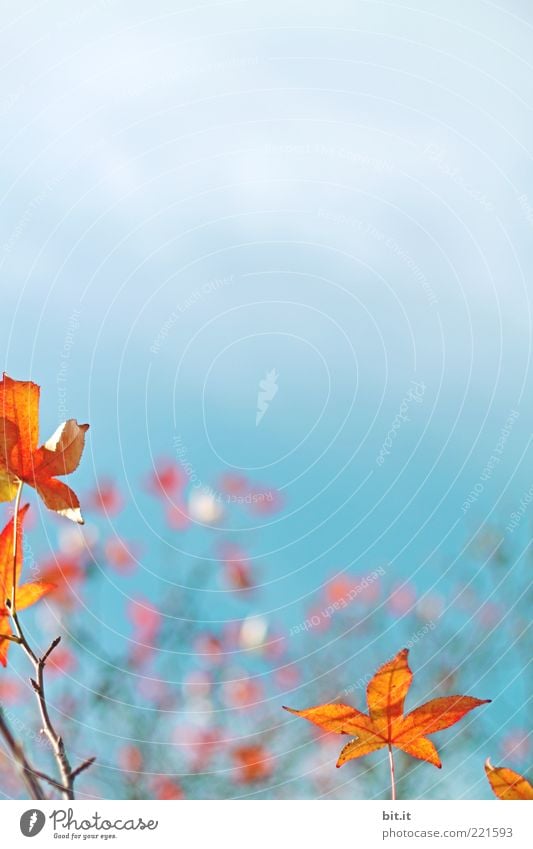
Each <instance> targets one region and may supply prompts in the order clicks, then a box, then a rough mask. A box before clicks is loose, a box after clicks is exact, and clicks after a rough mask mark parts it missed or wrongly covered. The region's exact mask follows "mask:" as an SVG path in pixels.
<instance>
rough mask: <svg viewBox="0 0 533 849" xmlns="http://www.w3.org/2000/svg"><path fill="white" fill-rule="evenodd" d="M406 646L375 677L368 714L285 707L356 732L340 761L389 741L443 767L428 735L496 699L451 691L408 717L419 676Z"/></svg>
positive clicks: (330, 707)
mask: <svg viewBox="0 0 533 849" xmlns="http://www.w3.org/2000/svg"><path fill="white" fill-rule="evenodd" d="M408 654H409V650H408V649H402V650H401V651H400V652H399V653H398V654H397V655H396V657H395V658H393V660H390V661H388V663H385V664H384V665H383V666H382V667H380V669H378V671H377V672H376V674H375V675H374V677H373V678H372V679H371V680H370V682H369V684H368V686H367V690H366V694H367V701H368V715H367V714H365V713H361V712H360V711H358V710H356V708H353V707H351V706H350V705H343V704H326V705H319V706H318V707H312V708H308V709H307V710H292V708H285V710H288V711H289V712H290V713H294V714H295V715H296V716H302V717H303V718H304V719H308V720H309V721H310V722H313V723H314V724H315V725H318V726H319V727H320V728H323V729H324V730H325V731H333V732H334V733H336V734H351V735H352V736H353V737H354V738H355V739H354V740H350V742H349V743H347V744H346V746H345V747H344V748H343V749H342V751H341V753H340V755H339V759H338V761H337V766H338V767H339V766H342V765H343V764H344V763H346V761H349V760H352V759H353V758H361V757H363V756H364V755H368V754H370V752H377V751H378V749H383V748H384V747H385V746H388V748H389V750H390V749H391V747H392V746H396V747H397V748H398V749H401V750H402V751H403V752H406V753H407V754H408V755H411V756H412V757H413V758H419V759H420V760H422V761H427V762H428V763H431V764H434V766H436V767H439V769H440V767H441V766H442V764H441V761H440V758H439V756H438V753H437V750H436V748H435V746H434V745H433V743H432V742H431V740H428V739H427V736H426V735H427V734H435V733H436V732H437V731H442V730H443V729H445V728H449V727H450V725H454V724H455V723H456V722H459V720H460V719H462V718H463V716H465V714H467V713H468V712H469V711H471V710H473V709H474V708H476V707H478V706H479V705H483V704H487V702H489V701H490V699H474V698H472V697H471V696H445V697H444V698H440V699H431V701H429V702H426V704H424V705H422V706H421V707H419V708H416V709H415V710H413V711H411V713H408V714H407V716H404V701H405V697H406V695H407V692H408V690H409V687H410V686H411V682H412V680H413V673H412V672H411V670H410V669H409V664H408V662H407V657H408Z"/></svg>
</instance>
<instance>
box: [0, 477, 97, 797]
mask: <svg viewBox="0 0 533 849" xmlns="http://www.w3.org/2000/svg"><path fill="white" fill-rule="evenodd" d="M22 487H23V484H22V482H21V483H20V485H19V488H18V490H17V497H16V499H15V508H14V515H13V589H12V592H11V602H10V603H8V604H7V607H8V609H9V613H10V616H11V619H12V620H13V625H14V629H15V631H16V638H15V642H18V643H19V644H20V646H21V648H22V649H23V651H24V653H25V654H26V656H27V658H28V659H29V660H30V662H31V664H32V665H33V668H34V670H35V678H30V681H31V685H32V687H33V690H34V692H35V695H36V696H37V702H38V704H39V711H40V714H41V719H42V722H43V730H44V733H45V734H46V736H47V738H48V740H49V742H50V745H51V746H52V751H53V753H54V756H55V760H56V763H57V767H58V770H59V774H60V776H61V782H56V781H54V780H53V779H52V782H51V783H53V785H54V786H55V787H56V788H57V789H58V790H60V792H61V794H62V795H63V798H64V799H68V800H72V799H74V798H75V797H74V779H75V778H76V776H77V775H79V774H80V772H83V770H84V769H87V768H88V767H89V766H90V765H91V764H92V763H94V758H91V759H90V760H89V761H84V763H83V764H81V766H80V767H77V768H76V769H75V770H72V767H71V765H70V762H69V759H68V757H67V753H66V751H65V745H64V743H63V738H62V737H61V735H60V734H59V733H58V732H57V731H56V729H55V727H54V725H53V723H52V720H51V718H50V713H49V710H48V703H47V701H46V692H45V686H44V669H45V666H46V662H47V660H48V658H49V657H50V655H51V654H52V652H53V651H54V649H55V648H57V646H58V645H59V642H60V640H61V637H56V638H55V640H53V641H52V643H51V644H50V646H49V647H48V649H47V650H46V651H45V653H44V654H43V655H42V657H39V655H38V654H37V653H36V652H35V651H34V650H33V649H32V647H31V646H30V644H29V642H28V640H27V638H26V636H25V634H24V631H23V630H22V626H21V624H20V621H19V618H18V614H17V597H16V584H17V553H18V552H17V544H18V540H17V528H18V518H19V509H20V500H21V494H22ZM41 777H42V776H41ZM46 780H47V781H50V779H48V778H46Z"/></svg>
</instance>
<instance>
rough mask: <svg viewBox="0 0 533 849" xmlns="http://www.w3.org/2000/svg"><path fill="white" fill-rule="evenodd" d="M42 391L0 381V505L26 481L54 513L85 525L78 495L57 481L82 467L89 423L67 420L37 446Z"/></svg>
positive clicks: (23, 383)
mask: <svg viewBox="0 0 533 849" xmlns="http://www.w3.org/2000/svg"><path fill="white" fill-rule="evenodd" d="M39 393H40V388H39V386H37V384H36V383H31V382H30V381H23V380H12V379H11V378H10V377H8V376H7V375H6V374H4V377H3V379H2V380H1V381H0V501H12V500H13V499H14V498H15V497H16V495H17V491H18V488H19V486H20V484H21V483H27V484H29V485H30V486H33V487H34V488H35V489H36V490H37V492H38V493H39V495H40V496H41V498H42V499H43V501H44V503H45V504H46V506H47V507H48V508H49V509H50V510H55V511H56V513H60V514H61V515H62V516H66V517H67V518H68V519H72V520H73V521H74V522H78V523H79V524H83V519H82V517H81V512H80V502H79V500H78V497H77V495H76V493H74V492H73V491H72V490H71V489H70V488H69V487H68V486H67V485H66V484H64V483H63V482H62V481H59V480H57V477H58V476H61V475H69V474H70V473H71V472H74V471H75V470H76V469H77V468H78V465H79V462H80V459H81V455H82V452H83V447H84V444H85V432H86V431H87V429H88V427H89V425H87V424H83V425H79V424H78V423H77V421H75V419H69V420H68V421H66V422H63V424H61V425H60V426H59V427H58V429H57V430H56V432H55V433H54V434H53V435H52V436H51V437H50V439H49V440H48V441H47V442H45V443H44V445H42V446H41V447H40V448H39V447H38V442H39Z"/></svg>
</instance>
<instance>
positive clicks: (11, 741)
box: [0, 708, 50, 799]
mask: <svg viewBox="0 0 533 849" xmlns="http://www.w3.org/2000/svg"><path fill="white" fill-rule="evenodd" d="M0 734H1V735H2V737H3V738H4V740H5V743H6V746H7V748H8V749H9V751H10V753H11V755H12V756H13V760H14V761H15V763H16V765H17V768H18V770H19V772H20V774H21V777H22V780H23V781H24V784H25V785H26V787H27V788H28V793H29V794H30V796H31V798H32V799H46V796H45V795H44V793H43V790H42V787H41V785H40V784H39V782H38V780H37V776H39V777H40V778H44V779H45V780H46V781H49V780H50V779H49V778H48V777H47V776H46V775H44V774H41V773H37V772H36V771H35V770H34V769H33V767H32V766H30V764H29V762H28V760H27V758H26V755H25V754H24V749H23V748H22V746H21V744H20V743H18V742H17V740H15V738H14V736H13V734H12V732H11V729H10V728H9V725H8V724H7V721H6V719H5V717H4V713H3V711H2V708H0Z"/></svg>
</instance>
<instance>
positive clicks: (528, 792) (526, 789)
mask: <svg viewBox="0 0 533 849" xmlns="http://www.w3.org/2000/svg"><path fill="white" fill-rule="evenodd" d="M485 772H486V773H487V778H488V779H489V784H490V786H491V787H492V789H493V791H494V793H495V795H496V796H498V798H499V799H506V800H507V799H533V787H532V786H531V784H530V783H529V781H528V780H527V778H524V776H523V775H520V773H519V772H514V770H512V769H509V768H508V767H506V766H492V764H491V762H490V760H489V758H487V760H486V761H485Z"/></svg>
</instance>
